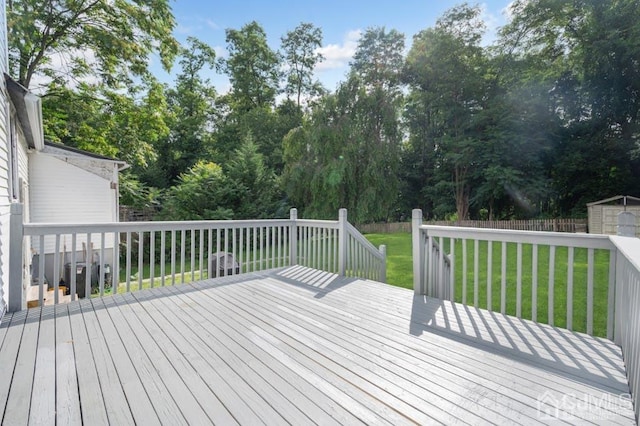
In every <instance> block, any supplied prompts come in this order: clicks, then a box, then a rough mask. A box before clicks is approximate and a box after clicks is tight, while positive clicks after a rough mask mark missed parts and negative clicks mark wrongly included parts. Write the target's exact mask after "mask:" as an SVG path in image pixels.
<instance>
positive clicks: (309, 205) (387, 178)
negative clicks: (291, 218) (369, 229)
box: [283, 74, 401, 223]
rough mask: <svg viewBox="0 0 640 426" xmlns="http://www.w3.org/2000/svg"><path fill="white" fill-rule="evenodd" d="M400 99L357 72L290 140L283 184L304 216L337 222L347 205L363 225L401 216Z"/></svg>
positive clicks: (292, 132) (295, 130)
mask: <svg viewBox="0 0 640 426" xmlns="http://www.w3.org/2000/svg"><path fill="white" fill-rule="evenodd" d="M397 99H398V98H397V97H395V98H394V97H389V96H388V92H386V91H385V90H382V88H380V87H379V88H374V89H371V88H369V87H368V86H367V85H366V84H365V83H364V82H363V81H362V79H361V78H360V77H359V76H358V75H356V74H352V75H351V76H350V77H349V79H348V80H347V81H346V82H344V83H342V84H341V85H340V87H339V88H338V90H337V92H336V93H335V94H333V95H327V96H325V97H324V98H322V100H321V101H320V102H319V104H318V105H317V106H315V107H314V108H313V111H312V113H311V116H310V118H309V119H308V120H307V121H305V123H304V124H303V126H301V127H299V128H296V129H293V130H292V131H291V132H290V133H289V134H288V135H287V136H286V137H285V139H284V159H285V170H284V175H283V185H284V188H285V191H286V192H287V195H288V196H289V199H290V200H291V203H292V204H293V205H295V206H298V207H300V208H301V209H302V213H303V214H304V215H308V216H314V217H322V218H331V217H335V214H336V211H337V210H338V209H339V208H341V207H345V208H347V209H349V215H350V217H351V218H352V220H353V221H355V222H357V223H365V222H371V221H379V220H387V219H389V218H390V217H393V216H395V215H396V211H395V209H396V200H397V195H398V177H397V176H398V159H399V150H400V142H401V132H400V129H399V119H398V118H399V117H398V116H399V108H398V103H397Z"/></svg>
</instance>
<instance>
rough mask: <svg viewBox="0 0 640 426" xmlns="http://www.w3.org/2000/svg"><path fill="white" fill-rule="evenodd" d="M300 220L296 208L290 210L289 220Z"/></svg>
mask: <svg viewBox="0 0 640 426" xmlns="http://www.w3.org/2000/svg"><path fill="white" fill-rule="evenodd" d="M297 218H298V209H296V208H295V207H294V208H292V209H290V210H289V219H292V220H295V219H297Z"/></svg>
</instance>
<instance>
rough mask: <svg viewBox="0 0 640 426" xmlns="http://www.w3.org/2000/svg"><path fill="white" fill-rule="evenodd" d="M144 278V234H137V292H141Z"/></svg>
mask: <svg viewBox="0 0 640 426" xmlns="http://www.w3.org/2000/svg"><path fill="white" fill-rule="evenodd" d="M143 277H144V232H142V231H140V232H138V290H142V278H143Z"/></svg>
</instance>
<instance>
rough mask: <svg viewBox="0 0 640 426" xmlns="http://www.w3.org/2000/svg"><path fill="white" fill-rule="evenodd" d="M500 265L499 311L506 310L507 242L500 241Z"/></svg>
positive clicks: (503, 311) (504, 311) (502, 312)
mask: <svg viewBox="0 0 640 426" xmlns="http://www.w3.org/2000/svg"><path fill="white" fill-rule="evenodd" d="M500 261H501V265H500V275H501V276H500V313H501V314H504V313H506V311H507V243H506V242H504V241H503V242H502V256H501V259H500Z"/></svg>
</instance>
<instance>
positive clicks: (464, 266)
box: [429, 238, 467, 305]
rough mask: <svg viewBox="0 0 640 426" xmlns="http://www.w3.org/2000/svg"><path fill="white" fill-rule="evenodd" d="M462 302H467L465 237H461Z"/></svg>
mask: <svg viewBox="0 0 640 426" xmlns="http://www.w3.org/2000/svg"><path fill="white" fill-rule="evenodd" d="M429 245H431V244H429ZM462 303H463V304H465V305H466V304H467V240H466V239H465V238H463V239H462Z"/></svg>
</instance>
